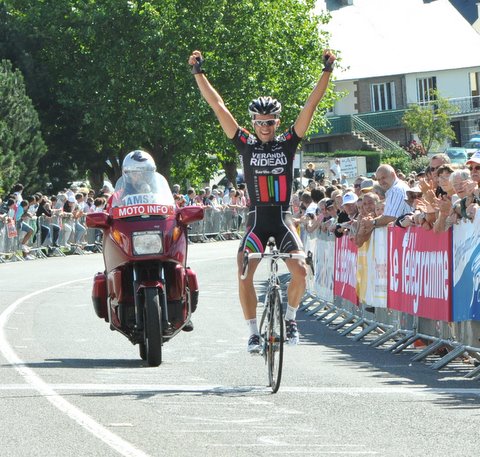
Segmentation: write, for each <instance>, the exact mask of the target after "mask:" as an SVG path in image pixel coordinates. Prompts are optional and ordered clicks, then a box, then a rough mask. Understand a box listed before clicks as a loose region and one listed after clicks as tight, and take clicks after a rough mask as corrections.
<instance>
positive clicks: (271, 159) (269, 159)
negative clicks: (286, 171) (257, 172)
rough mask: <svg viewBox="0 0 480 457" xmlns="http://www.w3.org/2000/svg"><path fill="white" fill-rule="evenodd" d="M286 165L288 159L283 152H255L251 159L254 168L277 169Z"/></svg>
mask: <svg viewBox="0 0 480 457" xmlns="http://www.w3.org/2000/svg"><path fill="white" fill-rule="evenodd" d="M286 164H287V158H286V156H285V154H284V153H283V152H274V153H271V152H253V153H252V155H251V157H250V165H252V166H254V167H277V166H278V165H286Z"/></svg>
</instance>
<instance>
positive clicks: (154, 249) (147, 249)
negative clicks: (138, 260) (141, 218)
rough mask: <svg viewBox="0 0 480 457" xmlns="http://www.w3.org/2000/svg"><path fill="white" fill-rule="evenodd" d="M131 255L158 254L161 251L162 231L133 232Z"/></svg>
mask: <svg viewBox="0 0 480 457" xmlns="http://www.w3.org/2000/svg"><path fill="white" fill-rule="evenodd" d="M132 246H133V255H146V254H160V253H162V252H163V242H162V232H133V234H132Z"/></svg>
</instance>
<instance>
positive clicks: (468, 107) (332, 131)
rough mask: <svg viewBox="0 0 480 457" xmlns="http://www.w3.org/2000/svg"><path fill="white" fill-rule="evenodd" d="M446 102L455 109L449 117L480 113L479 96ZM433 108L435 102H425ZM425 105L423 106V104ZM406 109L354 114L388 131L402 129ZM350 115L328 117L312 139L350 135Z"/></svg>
mask: <svg viewBox="0 0 480 457" xmlns="http://www.w3.org/2000/svg"><path fill="white" fill-rule="evenodd" d="M448 101H449V102H450V103H451V104H452V105H453V106H455V107H456V109H455V112H454V113H452V114H451V117H452V118H454V117H458V116H465V115H468V114H476V113H480V96H474V97H461V98H450V99H448ZM427 104H429V105H430V104H431V105H432V106H435V101H431V102H427ZM424 105H425V104H424ZM405 111H406V109H399V110H389V111H377V112H373V113H360V114H355V116H357V117H358V118H360V119H361V120H363V121H364V122H366V123H367V124H369V125H371V126H372V127H373V128H374V129H376V130H388V129H398V128H404V127H405V126H404V125H403V123H402V118H403V115H404V114H405ZM351 117H352V116H351V115H350V114H347V115H344V116H332V117H328V118H327V119H328V123H329V125H328V127H327V128H325V129H321V130H319V131H318V132H317V133H315V134H313V135H312V138H318V137H323V136H330V135H347V134H351V133H352V119H351Z"/></svg>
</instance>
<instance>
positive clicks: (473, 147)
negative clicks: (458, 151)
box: [463, 137, 480, 158]
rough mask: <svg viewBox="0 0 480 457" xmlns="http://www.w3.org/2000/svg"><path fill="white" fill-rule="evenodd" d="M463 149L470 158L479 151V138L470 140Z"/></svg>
mask: <svg viewBox="0 0 480 457" xmlns="http://www.w3.org/2000/svg"><path fill="white" fill-rule="evenodd" d="M463 147H464V148H465V149H466V150H467V155H468V157H469V158H470V157H472V155H473V154H474V153H475V152H477V151H480V137H473V138H471V139H470V141H467V142H466V143H465V144H464V145H463Z"/></svg>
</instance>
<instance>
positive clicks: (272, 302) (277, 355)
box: [240, 239, 307, 393]
mask: <svg viewBox="0 0 480 457" xmlns="http://www.w3.org/2000/svg"><path fill="white" fill-rule="evenodd" d="M267 246H268V248H269V252H264V253H257V252H255V253H248V252H245V253H244V262H243V271H242V274H241V276H240V277H241V279H245V277H246V274H247V271H248V262H249V260H251V259H259V260H262V259H265V258H267V259H269V260H270V271H269V276H268V279H267V288H266V291H265V301H264V309H263V313H262V318H261V320H260V326H259V330H260V336H261V337H262V341H263V344H262V355H263V357H264V359H265V363H266V365H267V369H268V381H269V384H268V385H269V387H271V389H272V393H276V392H277V391H278V389H279V387H280V381H281V377H282V367H283V344H284V335H285V321H284V316H283V305H282V293H281V287H280V280H279V277H278V261H279V260H280V259H282V260H286V259H297V260H305V259H306V258H307V256H306V255H305V254H304V253H303V252H301V253H294V254H291V253H281V252H279V251H278V249H276V247H275V242H274V241H273V240H272V239H270V240H269V242H268V244H267Z"/></svg>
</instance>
